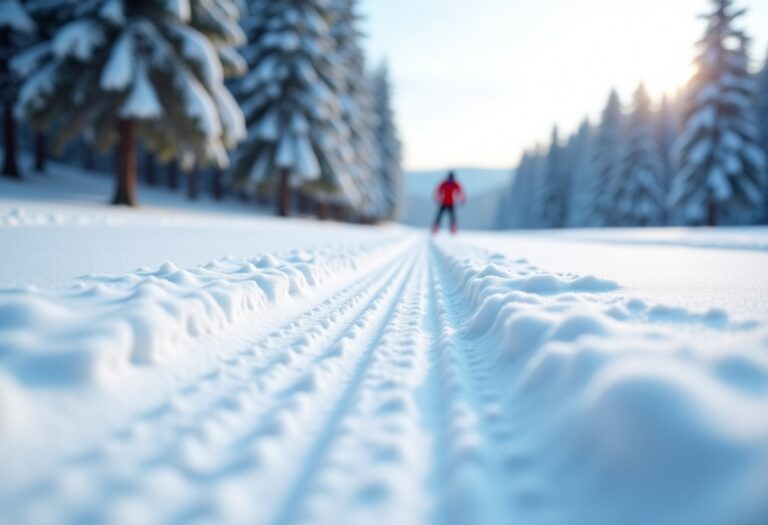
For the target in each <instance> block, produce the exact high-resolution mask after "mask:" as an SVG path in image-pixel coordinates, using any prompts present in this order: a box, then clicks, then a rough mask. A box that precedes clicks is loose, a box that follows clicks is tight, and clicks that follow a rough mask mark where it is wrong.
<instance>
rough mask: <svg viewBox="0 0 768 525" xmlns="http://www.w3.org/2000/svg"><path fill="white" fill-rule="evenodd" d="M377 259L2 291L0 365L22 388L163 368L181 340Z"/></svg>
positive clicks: (164, 271)
mask: <svg viewBox="0 0 768 525" xmlns="http://www.w3.org/2000/svg"><path fill="white" fill-rule="evenodd" d="M382 251H384V250H383V249H382V248H377V249H361V248H354V249H343V248H342V249H338V248H327V249H324V250H319V251H316V252H313V253H307V252H297V253H294V254H290V255H288V256H287V257H286V258H285V259H281V258H278V257H275V256H272V255H263V256H260V257H256V258H254V259H251V260H236V259H228V258H225V259H221V260H217V261H212V262H210V263H208V264H207V265H205V266H202V267H199V268H192V269H181V268H178V267H176V266H175V265H174V264H173V263H172V262H166V263H165V264H163V265H162V266H161V267H160V268H159V269H157V270H145V269H142V270H138V271H136V272H133V273H130V274H126V275H118V276H85V277H83V278H81V279H80V280H79V282H78V283H77V284H76V285H75V286H74V288H73V289H72V290H70V291H68V292H67V293H66V294H53V293H48V292H45V291H30V290H6V291H3V292H2V293H0V319H1V320H2V324H0V347H4V348H8V350H6V351H4V352H3V353H2V354H0V358H1V359H2V365H3V368H4V369H5V370H6V371H9V372H10V373H11V374H12V375H13V376H14V377H15V378H16V380H18V381H20V382H23V383H25V382H26V383H43V384H45V383H50V382H72V383H91V382H99V381H103V380H106V379H107V378H108V377H109V376H111V375H113V374H115V373H119V372H120V371H121V370H122V369H124V368H126V367H129V366H136V365H151V364H156V363H158V362H161V361H164V360H166V359H168V358H169V354H173V353H176V352H180V351H181V350H182V349H183V348H184V345H185V342H186V341H187V339H189V338H194V337H197V336H200V335H202V334H211V333H215V332H216V331H218V330H222V329H224V328H225V327H227V326H229V325H232V324H235V323H239V322H243V321H244V320H245V319H248V318H249V317H252V316H253V315H254V314H255V313H257V312H258V311H259V310H262V309H264V308H268V307H269V306H270V305H274V304H285V302H286V301H289V300H290V298H291V297H292V296H295V295H300V294H302V293H305V292H306V291H307V290H308V289H310V288H313V287H317V286H319V285H320V284H323V283H325V282H327V281H329V280H330V279H332V278H333V276H335V275H338V274H340V273H342V274H343V273H344V272H347V271H354V270H356V269H358V268H359V267H360V265H363V264H366V263H369V262H370V261H371V260H372V259H374V258H375V257H377V256H378V257H381V253H382ZM94 326H97V327H98V329H96V330H94V329H93V327H94Z"/></svg>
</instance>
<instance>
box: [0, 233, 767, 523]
mask: <svg viewBox="0 0 768 525" xmlns="http://www.w3.org/2000/svg"><path fill="white" fill-rule="evenodd" d="M617 290H619V287H618V285H617V284H616V283H613V282H610V281H604V280H600V279H598V278H595V277H579V276H574V275H558V274H552V273H548V272H546V271H543V270H541V269H539V268H537V267H535V266H533V265H531V264H529V263H528V262H527V261H525V260H523V259H520V260H517V261H511V260H509V259H507V258H505V257H503V256H501V255H499V254H492V253H488V252H485V251H483V250H481V249H478V248H472V247H471V246H469V245H465V244H463V243H462V242H461V241H460V240H459V239H447V240H443V239H439V240H434V239H431V238H430V239H424V238H423V237H422V236H420V235H407V236H404V238H403V239H402V240H400V241H395V242H392V243H390V244H387V245H384V246H369V247H356V248H349V249H348V248H343V247H330V248H327V249H325V250H320V251H318V252H317V253H307V252H296V253H293V254H290V255H287V256H284V257H277V256H273V255H263V256H260V257H257V258H255V259H253V260H250V261H239V260H238V261H235V260H229V259H223V260H221V261H214V262H212V263H210V264H209V265H206V266H205V267H200V268H197V269H191V270H181V269H178V268H175V267H173V265H170V264H167V265H164V266H163V267H162V268H160V269H159V270H157V271H151V270H146V269H143V270H139V271H137V272H135V273H133V274H129V275H122V276H90V277H86V278H84V279H83V280H82V282H81V283H80V286H79V287H76V289H74V290H72V291H69V292H63V293H60V294H54V293H49V292H44V291H37V290H32V291H29V290H26V291H24V293H21V292H18V293H17V292H13V293H8V294H6V295H5V296H3V297H2V298H1V299H2V301H1V302H0V308H6V311H11V309H12V308H15V309H16V310H19V311H22V314H19V315H18V318H17V319H16V321H12V322H11V323H9V326H10V329H11V330H10V335H8V336H7V337H8V340H14V341H27V344H28V346H29V348H28V349H27V351H26V352H16V353H14V352H13V351H7V352H6V354H2V353H0V358H2V361H0V364H2V365H3V367H2V368H0V373H1V374H2V375H0V387H3V388H2V389H0V395H5V396H6V398H7V399H10V400H11V401H14V402H18V405H19V406H22V407H23V406H25V405H26V406H30V407H34V409H35V410H36V412H35V414H34V416H35V418H36V420H37V421H44V423H41V424H40V427H39V428H34V429H31V430H30V431H29V432H28V433H25V432H24V430H25V429H24V428H23V425H21V426H20V428H19V429H15V430H17V433H16V434H14V433H13V432H10V431H7V429H6V433H5V434H0V439H2V442H3V443H4V447H3V450H2V451H0V454H3V456H2V457H0V460H2V462H3V464H4V465H6V466H7V467H8V470H6V473H5V474H4V475H3V477H2V484H1V485H0V508H1V509H2V511H0V522H2V523H4V524H9V525H10V524H25V523H35V524H41V525H45V524H59V523H67V524H80V523H105V524H112V523H115V524H121V523H134V524H135V523H142V524H148V525H151V524H169V525H170V524H172V525H183V524H190V525H191V524H198V523H224V524H235V525H238V524H243V525H245V524H248V525H261V524H264V525H292V524H299V523H301V524H318V525H320V524H328V525H330V524H342V525H343V524H361V523H365V524H376V523H380V524H393V523H397V524H414V525H415V524H427V523H428V524H434V525H443V524H445V525H465V524H467V525H468V524H478V525H485V524H487V525H497V524H498V525H502V524H506V523H513V522H517V521H520V522H521V523H524V522H525V523H560V522H567V519H566V520H564V519H563V516H562V514H561V513H565V512H568V509H569V508H576V507H578V505H579V504H580V503H581V500H579V499H578V498H576V499H574V500H573V502H566V503H564V502H563V501H560V500H558V498H560V497H562V493H561V492H564V491H566V490H567V489H566V488H564V487H568V483H569V480H567V479H563V480H560V479H558V475H559V474H558V473H559V471H558V458H563V461H564V462H566V463H568V462H569V461H570V462H571V463H573V461H574V459H573V458H578V457H579V454H580V452H579V450H578V440H577V439H576V437H574V439H575V440H576V444H572V443H567V444H563V443H560V444H558V443H556V440H557V438H558V437H559V432H560V431H562V430H563V429H564V428H567V427H562V426H558V424H559V423H558V422H556V423H552V421H553V419H552V418H550V419H547V418H540V419H541V420H537V419H536V418H535V417H533V415H534V414H535V412H536V411H537V410H538V409H540V408H541V407H543V406H544V407H552V404H551V402H552V399H553V397H552V395H551V394H552V392H551V391H549V390H547V388H548V387H549V386H548V385H549V383H547V382H548V381H549V382H553V381H554V380H553V377H555V376H556V375H557V373H558V372H557V367H558V366H559V365H560V364H562V362H565V369H566V370H568V371H570V372H566V379H565V380H564V381H554V382H553V383H552V384H554V385H555V386H556V388H558V389H561V390H562V389H566V390H567V389H568V388H571V387H573V388H576V386H574V385H579V388H581V386H583V384H584V383H585V381H586V380H585V379H584V378H583V377H581V376H579V375H578V374H576V373H575V372H574V371H578V370H581V371H582V372H584V371H585V370H589V371H591V370H592V368H594V369H595V370H597V369H598V368H599V366H598V362H597V361H598V360H597V358H595V357H592V358H590V359H592V360H591V361H590V360H586V361H584V360H581V361H578V362H575V363H570V362H569V361H568V360H569V359H572V358H573V356H571V355H569V354H568V353H567V352H560V347H558V346H557V344H560V343H563V344H566V343H570V342H574V341H579V340H581V339H580V338H583V337H587V338H594V339H590V341H594V342H595V344H597V343H601V344H602V343H603V342H610V341H609V338H610V336H611V334H612V331H615V329H616V328H615V327H616V326H618V325H619V324H622V323H626V324H632V328H631V329H632V331H633V332H632V333H633V341H640V340H642V338H643V337H647V338H648V339H649V340H653V341H659V340H660V338H662V336H661V335H659V333H658V332H657V331H656V330H655V326H656V325H657V324H658V323H660V322H664V317H663V316H664V312H665V311H664V310H663V309H660V310H658V311H654V310H652V309H649V308H648V307H647V306H646V305H644V304H642V303H641V302H639V301H636V300H631V299H626V298H623V297H621V296H620V295H617V294H616V292H617ZM94 305H97V306H99V308H98V309H97V308H93V310H94V311H96V310H103V309H104V306H105V305H106V306H107V310H109V311H110V312H111V317H110V319H113V320H115V322H116V323H117V324H115V325H114V326H112V325H107V326H101V325H99V324H98V323H99V322H100V318H98V317H94V316H93V315H91V314H90V313H89V312H90V311H91V310H90V309H91V307H93V306H94ZM575 306H578V307H579V309H578V311H576V310H575ZM572 307H573V308H574V311H573V312H572V311H571V310H570V309H571V308H572ZM147 312H149V313H147ZM94 315H95V314H94ZM670 315H674V316H675V319H676V322H678V323H682V324H685V325H687V326H690V327H692V329H702V330H705V331H706V330H709V327H710V326H711V325H713V324H714V325H717V329H728V330H730V331H732V332H734V333H747V332H749V331H750V330H753V329H754V327H752V326H747V325H744V326H742V325H738V324H736V323H732V322H731V321H729V319H728V318H727V316H724V315H723V314H721V313H720V312H710V313H708V314H705V315H703V316H697V315H695V314H692V313H687V312H681V311H680V310H675V311H674V312H672V313H671V314H670ZM158 316H159V317H158ZM681 316H682V317H681ZM681 318H682V319H683V320H682V321H681V320H680V319H681ZM158 319H159V320H158ZM94 323H96V324H97V325H98V326H99V327H98V329H95V330H94V329H89V327H91V328H92V325H93V324H94ZM40 326H48V328H47V329H46V330H43V331H42V332H40V333H34V334H33V332H36V330H37V327H40ZM51 327H53V328H51ZM56 327H58V328H56ZM169 327H170V328H169ZM6 328H8V327H6ZM169 330H170V332H171V333H167V332H169ZM176 332H181V334H182V335H181V336H179V335H178V333H176ZM61 338H64V339H65V340H69V341H74V343H72V345H71V347H72V348H73V349H76V350H73V351H72V352H70V353H68V354H65V356H66V357H67V358H68V359H70V360H72V361H73V362H72V363H68V364H66V366H67V374H68V375H67V376H66V378H65V381H66V382H68V384H76V385H77V386H78V388H76V389H74V390H73V391H71V392H69V393H68V394H67V396H66V398H65V399H62V400H60V404H56V405H55V406H54V408H49V409H47V408H46V406H47V405H46V403H45V402H44V401H41V400H40V399H38V397H40V396H45V395H50V393H51V392H54V393H55V392H56V389H57V388H58V387H59V386H60V385H58V384H56V382H55V381H53V380H52V379H50V378H49V376H47V375H46V374H47V373H53V372H52V369H54V368H55V367H57V366H64V363H63V362H62V360H61V359H60V358H59V357H58V356H57V355H55V353H46V351H45V350H44V349H45V348H46V344H48V345H55V344H57V341H59V340H61ZM669 339H670V345H671V344H672V343H674V340H673V339H672V338H671V336H670V338H669ZM29 341H33V342H31V343H30V342H29ZM547 341H550V342H554V343H556V344H555V345H554V346H553V348H554V350H553V351H551V352H544V353H543V354H542V355H541V356H538V357H537V358H533V357H534V354H535V353H536V352H537V351H539V350H540V349H542V348H544V347H545V343H546V342H547ZM0 342H2V341H0ZM41 348H42V349H43V350H40V349H41ZM30 349H31V350H30ZM110 351H111V352H112V355H105V354H108V353H109V352H110ZM574 359H578V356H576V357H575V358H574ZM558 360H559V361H558ZM590 367H591V368H590ZM585 373H586V372H585ZM590 373H591V372H590ZM568 374H571V375H568ZM571 376H572V377H571ZM59 380H60V379H59ZM46 381H48V382H47V383H46ZM571 383H573V384H571ZM513 384H514V385H516V386H515V387H514V388H513V387H512V385H513ZM542 385H547V386H542ZM609 386H610V385H608V387H609ZM608 387H606V388H608ZM521 392H522V393H526V397H525V398H522V397H521V396H520V393H521ZM593 395H594V396H599V392H595V393H593ZM548 396H549V397H548ZM564 397H565V398H568V395H567V394H565V395H564ZM0 401H2V399H0ZM630 401H631V400H630ZM536 403H539V404H538V405H537V404H536ZM547 403H549V404H547ZM7 405H8V406H10V403H7ZM52 406H53V405H52ZM62 407H63V409H62ZM561 409H563V407H562V406H555V407H554V409H553V410H552V413H553V414H554V413H557V411H558V410H561ZM535 422H537V423H535ZM553 429H554V430H553ZM0 430H2V429H0ZM46 431H49V432H51V431H52V432H56V433H57V435H59V436H61V440H60V441H61V442H62V443H67V444H69V445H66V446H65V445H64V444H61V446H53V447H52V446H51V440H50V438H48V439H44V438H45V437H47V436H46V435H45V432H46ZM761 431H762V430H761V429H755V430H754V432H757V434H756V435H758V439H759V438H760V435H761V434H759V432H761ZM536 432H539V433H538V434H537V433H536ZM41 434H42V437H41ZM553 436H554V437H553ZM33 437H34V438H33ZM553 439H554V440H555V442H553V441H552V440H553ZM572 445H573V447H574V448H573V449H572V448H569V447H571V446H572ZM548 446H550V447H551V450H552V451H553V453H552V454H551V455H547V454H546V453H542V449H544V448H546V447H548ZM534 458H539V459H538V464H536V465H534V463H535V461H534ZM560 481H562V484H560V483H559V482H560ZM572 488H573V487H572ZM577 492H578V489H577ZM586 499H588V498H586ZM569 505H570V507H569ZM603 512H605V513H606V514H605V516H606V520H608V521H610V519H612V516H611V514H610V512H611V511H610V509H608V510H605V511H603Z"/></svg>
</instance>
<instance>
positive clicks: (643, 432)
mask: <svg viewBox="0 0 768 525" xmlns="http://www.w3.org/2000/svg"><path fill="white" fill-rule="evenodd" d="M438 253H439V257H440V259H441V263H442V264H443V265H444V266H445V268H446V271H447V272H449V273H450V275H452V277H453V278H454V279H455V280H456V282H457V286H456V289H457V290H458V291H457V292H456V293H457V294H459V295H460V296H462V297H463V299H464V300H465V301H467V302H468V303H469V305H471V306H470V308H469V311H474V312H475V313H474V315H471V316H470V317H469V318H468V320H467V322H466V325H465V329H466V331H467V337H468V338H470V339H471V340H476V341H482V343H480V345H482V346H484V347H485V349H486V354H489V355H490V357H489V359H491V363H492V364H491V369H495V370H497V371H499V372H497V373H498V374H500V376H501V377H498V378H497V379H496V381H498V384H499V385H502V386H501V392H500V393H499V401H500V404H499V406H501V407H503V409H501V413H500V414H499V415H497V417H498V418H499V419H501V420H502V421H504V423H503V424H502V427H503V428H502V430H500V431H499V432H500V433H502V434H503V435H505V436H507V442H506V443H505V444H504V446H503V447H502V448H503V449H505V450H506V454H507V459H506V461H505V462H506V463H510V464H512V465H515V466H521V467H522V468H523V470H524V471H525V472H519V473H518V475H519V478H520V479H521V481H522V480H524V481H522V483H518V484H516V483H512V484H511V487H510V488H511V489H512V494H511V497H512V498H513V499H514V500H515V501H517V504H518V509H517V510H518V511H519V512H521V513H522V515H524V516H526V517H527V519H529V520H530V519H531V517H532V516H538V517H540V518H541V519H542V520H545V519H546V520H552V521H551V522H554V523H569V522H570V520H569V516H585V515H589V516H591V517H590V520H591V522H592V523H605V524H608V523H617V522H622V523H638V524H640V523H649V522H653V523H669V524H672V523H694V522H695V523H712V524H716V523H724V522H730V523H753V522H757V521H751V520H755V519H757V518H758V517H759V516H763V517H764V516H765V515H766V514H765V512H766V509H765V507H764V498H765V491H764V487H765V486H768V484H766V483H768V479H767V478H766V476H765V470H764V465H765V464H766V463H765V462H766V460H767V459H768V419H766V418H761V417H755V415H756V414H765V413H768V412H767V411H768V330H766V327H765V326H764V325H762V324H760V323H756V322H735V321H731V320H730V319H729V317H728V315H727V313H726V312H724V311H721V310H718V309H713V310H710V311H708V312H705V313H695V312H689V311H687V310H685V309H682V308H673V307H668V306H665V305H648V304H645V303H644V302H642V301H639V300H637V299H631V298H628V297H625V296H624V295H623V294H622V293H620V292H621V290H620V288H619V287H618V286H617V285H616V283H612V282H609V281H603V280H600V279H596V278H594V277H577V276H573V275H556V274H549V273H547V272H544V271H542V270H541V269H539V268H537V267H536V266H533V265H531V264H530V263H528V262H527V261H525V260H523V259H521V260H518V261H514V262H513V261H510V260H508V259H507V258H505V257H504V256H502V255H498V254H492V253H488V252H484V251H480V250H476V249H469V248H462V249H457V248H456V247H454V246H447V245H444V244H439V245H438ZM726 422H727V423H726ZM563 436H567V437H565V438H564V437H563ZM547 449H551V453H548V452H547ZM546 456H549V460H548V461H546V462H543V463H541V464H537V465H531V464H529V463H528V462H527V461H526V460H525V458H526V457H528V458H530V457H546ZM703 458H708V459H707V460H704V459H703ZM713 469H714V470H715V471H718V472H720V475H717V476H715V475H713V474H712V470H713ZM719 469H722V470H719ZM630 473H631V474H630ZM721 484H723V486H742V487H744V492H742V493H740V494H733V493H730V492H727V491H720V492H718V487H720V486H721ZM686 485H690V486H691V488H690V489H689V490H690V491H691V493H692V494H695V493H699V494H700V493H707V494H710V495H711V496H710V499H709V500H708V501H707V504H706V505H701V506H699V507H697V508H696V509H692V508H691V507H690V505H688V504H687V502H686V501H685V500H684V499H682V500H681V499H680V493H681V489H680V487H681V486H686ZM760 487H763V488H760ZM600 491H608V494H610V496H608V497H606V498H605V501H603V502H602V503H601V505H600V508H599V510H595V496H596V494H597V493H600ZM683 492H685V491H683ZM675 498H677V499H675ZM628 509H633V510H632V512H633V513H634V514H633V517H632V518H631V519H630V518H628V517H627V515H626V513H627V512H628ZM662 509H663V512H661V510H662ZM534 521H536V520H534ZM758 521H759V520H758Z"/></svg>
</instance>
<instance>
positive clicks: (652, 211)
mask: <svg viewBox="0 0 768 525" xmlns="http://www.w3.org/2000/svg"><path fill="white" fill-rule="evenodd" d="M653 126H654V121H653V111H652V109H651V98H650V96H649V95H648V92H647V91H646V89H645V86H643V85H642V84H640V86H639V87H638V88H637V91H636V92H635V98H634V110H633V112H632V114H631V116H630V117H629V124H628V129H627V142H626V147H625V148H624V156H623V164H622V171H621V173H622V177H621V182H620V183H619V184H617V185H616V190H617V191H616V193H615V195H614V199H613V200H614V208H613V212H612V216H613V217H614V218H615V221H616V224H617V225H622V226H650V225H658V224H660V223H661V219H662V216H663V210H664V199H665V197H666V195H665V194H664V191H663V188H662V186H661V179H662V177H663V175H664V163H663V158H662V156H661V152H660V151H659V145H658V142H657V141H656V137H655V136H654V129H653Z"/></svg>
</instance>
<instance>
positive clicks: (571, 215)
mask: <svg viewBox="0 0 768 525" xmlns="http://www.w3.org/2000/svg"><path fill="white" fill-rule="evenodd" d="M593 146H594V129H593V127H592V126H591V125H590V123H589V121H588V120H586V119H585V120H584V121H583V122H582V123H581V125H580V126H579V129H578V131H577V132H576V134H574V135H573V136H572V137H571V139H570V140H569V141H568V145H567V146H566V159H567V162H566V164H567V166H568V169H569V170H570V172H571V186H570V187H571V190H570V206H568V216H567V221H566V224H567V226H568V227H570V228H579V227H583V226H587V225H588V224H589V219H590V217H591V208H590V206H591V204H592V198H591V197H592V194H591V192H590V189H591V187H592V186H591V182H590V177H591V176H592V173H591V171H590V168H591V160H592V156H593V153H592V149H593Z"/></svg>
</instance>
